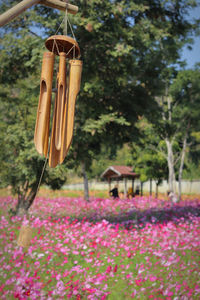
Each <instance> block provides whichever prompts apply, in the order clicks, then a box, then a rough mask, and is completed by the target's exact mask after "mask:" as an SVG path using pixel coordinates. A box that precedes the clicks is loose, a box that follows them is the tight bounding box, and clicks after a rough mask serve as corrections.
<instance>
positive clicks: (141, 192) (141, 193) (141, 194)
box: [140, 182, 143, 196]
mask: <svg viewBox="0 0 200 300" xmlns="http://www.w3.org/2000/svg"><path fill="white" fill-rule="evenodd" d="M140 186H141V191H140V196H143V182H141V184H140Z"/></svg>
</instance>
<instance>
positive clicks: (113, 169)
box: [101, 166, 140, 197]
mask: <svg viewBox="0 0 200 300" xmlns="http://www.w3.org/2000/svg"><path fill="white" fill-rule="evenodd" d="M132 170H133V168H132V167H128V166H110V167H108V168H107V169H106V170H105V171H104V172H103V173H102V174H101V177H103V178H105V179H107V181H108V184H109V190H110V189H111V180H112V179H113V180H117V181H119V180H123V181H124V196H125V197H126V195H127V179H131V180H132V189H133V191H134V180H135V178H139V177H140V175H139V174H136V173H134V172H133V171H132Z"/></svg>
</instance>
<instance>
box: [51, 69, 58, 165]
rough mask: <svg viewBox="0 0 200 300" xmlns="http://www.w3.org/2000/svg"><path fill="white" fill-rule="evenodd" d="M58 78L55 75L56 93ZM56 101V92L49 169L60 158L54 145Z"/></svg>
mask: <svg viewBox="0 0 200 300" xmlns="http://www.w3.org/2000/svg"><path fill="white" fill-rule="evenodd" d="M58 76H59V73H58V74H57V91H58ZM57 100H58V92H56V95H55V104H54V112H53V122H52V132H51V142H50V149H49V166H50V167H51V168H55V167H56V166H57V164H58V163H59V158H60V151H58V150H57V149H56V145H55V134H56V117H57V114H56V111H57Z"/></svg>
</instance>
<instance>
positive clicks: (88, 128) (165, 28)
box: [0, 0, 196, 192]
mask: <svg viewBox="0 0 200 300" xmlns="http://www.w3.org/2000/svg"><path fill="white" fill-rule="evenodd" d="M16 3H18V1H13V0H8V1H6V2H4V3H1V5H0V11H1V12H3V11H6V10H7V9H8V8H10V7H11V6H13V5H14V4H16ZM74 4H75V5H78V7H79V12H78V14H77V15H75V16H73V15H70V16H69V19H70V21H71V23H72V27H73V30H74V33H75V36H76V39H77V41H78V43H79V45H80V49H81V54H82V56H81V59H82V60H83V74H82V84H81V91H80V94H79V98H78V101H77V106H76V118H75V130H74V139H73V144H72V147H71V151H70V153H69V155H68V157H67V158H66V159H65V164H67V165H68V166H69V165H70V167H72V166H73V165H74V164H75V166H76V167H78V166H79V165H80V164H81V163H82V162H84V163H85V165H86V170H89V169H90V167H91V164H92V160H93V159H94V158H95V157H97V156H98V155H99V154H100V153H101V150H102V145H104V147H105V149H107V151H108V153H115V152H116V151H117V149H118V148H120V147H122V145H123V144H124V143H128V142H132V141H136V140H137V139H138V128H137V126H135V124H136V122H137V120H138V116H143V115H145V116H146V117H147V118H148V119H149V120H151V118H155V114H154V112H155V111H157V110H158V105H157V103H156V102H155V101H154V96H155V95H160V94H161V93H162V91H163V86H164V84H165V80H164V79H166V77H167V75H168V72H170V70H169V69H168V68H167V67H168V66H169V65H170V66H171V65H174V64H176V63H178V60H179V58H180V50H181V47H182V46H183V45H184V44H185V43H187V42H189V39H188V34H189V33H190V32H191V31H194V30H195V28H196V25H195V22H189V21H187V20H186V17H185V13H186V12H187V11H188V9H189V8H190V7H191V6H194V5H195V2H190V1H189V2H188V1H187V0H180V1H176V2H174V1H133V0H131V1H117V0H116V1H99V0H91V1H82V0H81V1H74ZM63 17H64V13H63V12H60V11H58V10H54V9H51V8H47V7H45V6H43V5H36V6H35V7H34V8H32V9H29V10H27V11H25V12H24V13H23V14H21V15H20V16H19V17H18V18H17V19H15V20H14V21H12V22H11V23H9V24H8V25H6V26H5V27H3V28H2V29H1V31H0V38H1V48H0V50H1V57H0V64H1V73H0V99H1V102H0V108H1V112H3V113H2V114H1V119H0V129H1V131H2V132H3V134H2V136H1V137H0V139H1V144H2V147H1V151H0V159H1V161H2V164H1V167H0V171H1V174H2V176H1V178H2V179H1V185H2V186H3V185H7V184H9V185H11V186H12V187H13V189H14V191H16V190H18V192H19V191H20V190H23V187H24V186H26V185H27V181H28V186H29V187H35V186H36V185H37V182H38V178H39V174H40V173H41V169H42V166H43V164H44V158H41V157H39V155H38V154H37V153H36V151H35V149H34V145H33V133H34V122H35V116H36V107H37V101H38V95H39V81H40V69H41V59H42V52H43V51H44V49H45V47H44V40H45V39H46V38H47V37H48V36H50V35H53V34H55V33H56V32H57V33H58V34H63V31H64V28H63V26H60V25H61V22H62V19H63ZM69 34H70V33H69ZM173 72H175V71H173ZM168 77H169V76H168ZM160 124H161V123H160ZM161 125H162V124H161ZM164 126H165V127H170V126H169V124H168V125H163V126H161V127H160V128H161V129H163V127H164ZM170 130H171V127H170V128H169V130H168V132H170ZM148 159H149V158H148ZM148 159H147V160H148ZM63 168H64V170H63ZM58 169H59V168H58ZM58 169H56V170H54V171H53V170H51V171H48V170H47V172H45V176H44V179H43V180H44V181H43V182H46V183H48V184H49V185H51V186H53V187H54V188H57V187H60V185H61V184H62V183H63V182H64V180H65V175H64V174H65V167H61V169H59V171H57V170H58ZM54 172H55V173H54ZM56 178H59V180H58V179H56ZM52 184H53V185H52Z"/></svg>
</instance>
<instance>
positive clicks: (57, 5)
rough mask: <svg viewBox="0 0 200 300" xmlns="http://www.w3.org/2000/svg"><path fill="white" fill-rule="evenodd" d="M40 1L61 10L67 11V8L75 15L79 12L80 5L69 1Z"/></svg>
mask: <svg viewBox="0 0 200 300" xmlns="http://www.w3.org/2000/svg"><path fill="white" fill-rule="evenodd" d="M40 2H41V4H43V5H46V6H49V7H52V8H56V9H59V10H63V11H65V10H66V9H67V12H68V13H70V14H73V15H75V14H76V13H77V12H78V6H76V5H72V4H69V3H68V4H67V3H66V2H64V1H61V0H41V1H40Z"/></svg>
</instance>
